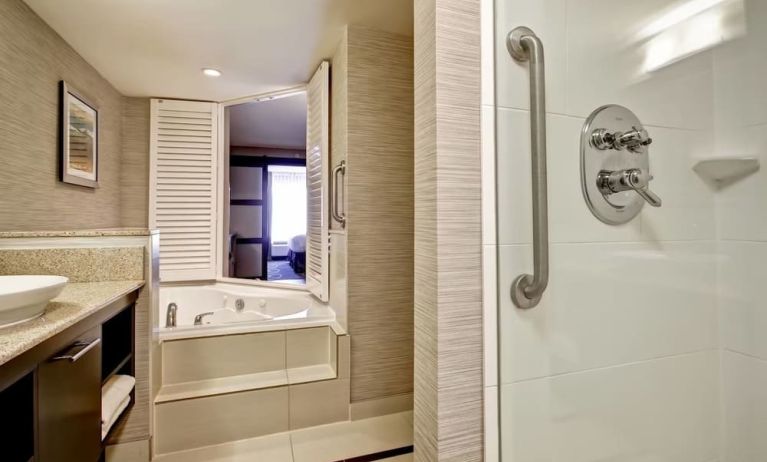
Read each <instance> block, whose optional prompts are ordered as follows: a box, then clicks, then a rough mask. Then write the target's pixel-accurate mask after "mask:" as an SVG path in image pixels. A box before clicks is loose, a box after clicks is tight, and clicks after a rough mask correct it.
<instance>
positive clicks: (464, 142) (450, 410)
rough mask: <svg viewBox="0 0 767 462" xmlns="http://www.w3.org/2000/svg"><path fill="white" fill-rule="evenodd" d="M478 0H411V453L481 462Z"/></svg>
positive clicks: (427, 457) (430, 458)
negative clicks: (412, 145)
mask: <svg viewBox="0 0 767 462" xmlns="http://www.w3.org/2000/svg"><path fill="white" fill-rule="evenodd" d="M479 9H480V4H479V0H415V18H416V21H415V102H416V105H415V370H416V381H415V391H414V419H415V434H414V439H415V460H416V461H437V460H439V461H456V462H458V461H460V462H468V461H481V460H483V450H482V439H483V414H482V385H483V384H482V288H481V285H482V271H481V245H482V244H481V225H480V223H481V217H480V208H481V201H480V187H481V171H480V119H479V116H480V62H479V60H480V35H479V34H480V32H479V31H480V17H479Z"/></svg>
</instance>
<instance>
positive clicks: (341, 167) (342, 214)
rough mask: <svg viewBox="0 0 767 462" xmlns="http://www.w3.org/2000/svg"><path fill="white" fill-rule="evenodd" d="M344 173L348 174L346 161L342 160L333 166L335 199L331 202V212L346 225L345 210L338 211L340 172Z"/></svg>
mask: <svg viewBox="0 0 767 462" xmlns="http://www.w3.org/2000/svg"><path fill="white" fill-rule="evenodd" d="M339 173H340V174H342V175H344V176H346V161H345V160H342V161H341V162H340V163H339V164H338V165H336V166H335V167H333V173H332V174H331V176H332V177H333V188H332V189H333V200H332V202H331V204H330V213H331V215H333V219H334V220H336V221H337V222H339V223H341V227H346V213H345V212H339V211H338V208H339V207H338V204H339V200H338V191H339V189H340V188H339V187H338V174H339Z"/></svg>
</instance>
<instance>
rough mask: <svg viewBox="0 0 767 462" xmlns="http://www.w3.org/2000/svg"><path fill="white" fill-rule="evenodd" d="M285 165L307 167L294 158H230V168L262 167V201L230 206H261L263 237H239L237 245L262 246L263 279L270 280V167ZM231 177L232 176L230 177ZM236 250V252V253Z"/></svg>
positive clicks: (299, 159)
mask: <svg viewBox="0 0 767 462" xmlns="http://www.w3.org/2000/svg"><path fill="white" fill-rule="evenodd" d="M271 165H284V166H295V167H306V159H301V158H294V157H267V156H238V155H231V156H229V168H232V167H260V168H261V199H260V200H237V199H231V200H230V201H229V205H230V206H232V205H260V206H261V237H246V238H240V237H238V238H237V240H236V242H235V246H236V245H237V244H261V278H262V279H263V280H264V281H267V280H268V273H267V262H268V261H269V257H270V256H271V251H272V249H271V232H270V226H269V225H270V222H271V210H272V196H271V191H270V185H269V166H271ZM230 176H231V175H230ZM236 250H237V249H236V248H235V252H236Z"/></svg>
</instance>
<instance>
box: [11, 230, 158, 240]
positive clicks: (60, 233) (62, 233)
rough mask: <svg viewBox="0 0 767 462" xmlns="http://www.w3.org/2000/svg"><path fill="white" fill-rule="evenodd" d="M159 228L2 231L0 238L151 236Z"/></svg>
mask: <svg viewBox="0 0 767 462" xmlns="http://www.w3.org/2000/svg"><path fill="white" fill-rule="evenodd" d="M157 232H158V231H157V230H153V229H148V228H114V229H80V230H52V231H0V239H8V238H32V237H109V236H151V235H152V234H155V233H157Z"/></svg>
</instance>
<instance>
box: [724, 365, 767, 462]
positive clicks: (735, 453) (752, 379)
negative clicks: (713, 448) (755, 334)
mask: <svg viewBox="0 0 767 462" xmlns="http://www.w3.org/2000/svg"><path fill="white" fill-rule="evenodd" d="M722 379H723V390H722V401H723V404H724V406H723V408H724V416H723V419H722V420H723V433H724V448H723V451H722V452H723V453H724V459H723V460H725V461H757V460H767V439H765V437H764V435H765V434H767V362H765V361H763V360H760V359H756V358H752V357H749V356H744V355H742V354H738V353H733V352H729V351H724V352H723V353H722Z"/></svg>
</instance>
